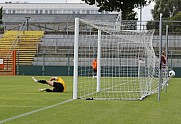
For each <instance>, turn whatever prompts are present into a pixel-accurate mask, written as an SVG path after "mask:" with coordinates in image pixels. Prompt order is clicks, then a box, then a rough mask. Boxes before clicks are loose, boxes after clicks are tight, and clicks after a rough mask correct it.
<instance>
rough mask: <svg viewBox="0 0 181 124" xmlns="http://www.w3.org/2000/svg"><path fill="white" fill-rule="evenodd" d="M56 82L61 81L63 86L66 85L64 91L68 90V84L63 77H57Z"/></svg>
mask: <svg viewBox="0 0 181 124" xmlns="http://www.w3.org/2000/svg"><path fill="white" fill-rule="evenodd" d="M56 82H59V83H61V84H62V85H63V87H64V90H63V92H65V91H66V84H65V82H64V81H63V79H62V78H61V77H57V79H56Z"/></svg>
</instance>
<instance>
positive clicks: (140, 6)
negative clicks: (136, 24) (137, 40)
mask: <svg viewBox="0 0 181 124" xmlns="http://www.w3.org/2000/svg"><path fill="white" fill-rule="evenodd" d="M138 9H140V30H141V29H142V28H141V21H142V5H141V4H139V7H138Z"/></svg>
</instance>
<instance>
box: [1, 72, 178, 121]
mask: <svg viewBox="0 0 181 124" xmlns="http://www.w3.org/2000/svg"><path fill="white" fill-rule="evenodd" d="M36 78H38V79H49V78H50V77H48V76H37V77H36ZM62 79H63V80H64V81H65V82H66V84H67V91H66V92H65V93H46V92H38V89H40V88H48V87H49V86H47V85H43V84H38V83H34V82H33V80H32V79H31V77H30V76H1V77H0V124H4V123H5V124H50V123H51V124H180V123H181V118H180V117H181V109H180V108H181V95H180V91H181V90H180V89H181V79H179V78H173V79H171V81H170V84H169V86H168V89H167V91H162V92H161V101H160V102H158V100H157V99H158V98H157V96H158V95H157V94H153V95H151V96H149V97H147V98H145V99H144V100H143V101H124V100H105V101H104V100H80V99H77V100H73V99H72V86H73V83H72V80H73V77H67V76H65V77H62Z"/></svg>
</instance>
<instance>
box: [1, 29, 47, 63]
mask: <svg viewBox="0 0 181 124" xmlns="http://www.w3.org/2000/svg"><path fill="white" fill-rule="evenodd" d="M43 36H44V32H43V31H6V32H5V33H4V34H3V35H2V38H0V49H6V50H14V49H15V50H16V61H17V62H18V64H19V65H31V64H32V61H33V57H34V56H35V54H36V52H37V49H38V43H39V42H41V39H42V37H43Z"/></svg>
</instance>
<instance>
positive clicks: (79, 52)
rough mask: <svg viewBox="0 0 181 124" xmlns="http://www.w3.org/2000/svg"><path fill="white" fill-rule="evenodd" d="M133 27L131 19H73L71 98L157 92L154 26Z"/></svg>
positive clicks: (139, 95) (139, 97)
mask: <svg viewBox="0 0 181 124" xmlns="http://www.w3.org/2000/svg"><path fill="white" fill-rule="evenodd" d="M135 28H136V24H135V23H130V22H124V24H123V22H121V23H115V22H106V21H104V22H103V21H90V20H82V19H79V18H76V19H75V37H74V86H73V87H74V89H73V98H74V99H76V98H81V99H89V98H90V99H100V100H112V99H122V100H142V99H143V98H145V97H146V96H148V95H151V94H153V93H156V92H158V82H159V78H158V75H159V59H158V57H156V56H155V52H154V49H153V46H152V37H153V33H154V30H139V31H138V30H135ZM95 58H96V59H97V72H96V74H94V73H95V72H94V71H93V69H92V60H93V59H95ZM94 75H96V76H94Z"/></svg>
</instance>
